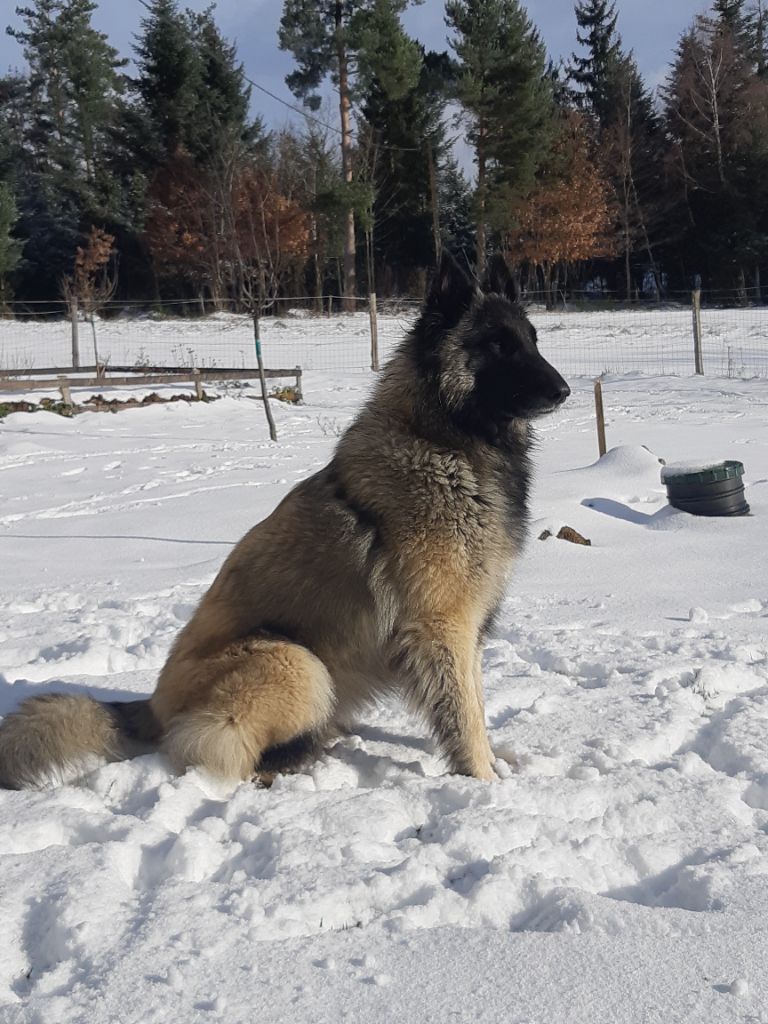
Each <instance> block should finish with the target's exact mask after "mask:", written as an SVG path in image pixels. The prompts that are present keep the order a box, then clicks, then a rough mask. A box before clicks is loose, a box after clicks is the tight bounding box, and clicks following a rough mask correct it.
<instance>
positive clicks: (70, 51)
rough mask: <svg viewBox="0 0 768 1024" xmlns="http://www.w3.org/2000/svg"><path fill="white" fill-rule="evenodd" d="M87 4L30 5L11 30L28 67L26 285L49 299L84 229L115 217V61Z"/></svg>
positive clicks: (21, 182) (23, 208)
mask: <svg viewBox="0 0 768 1024" xmlns="http://www.w3.org/2000/svg"><path fill="white" fill-rule="evenodd" d="M95 7H96V4H95V2H93V0H34V3H32V4H31V5H30V6H26V7H19V8H17V12H16V13H17V15H18V16H19V18H20V19H21V25H20V26H19V25H16V26H13V27H11V28H10V30H9V31H10V33H11V35H13V36H14V37H15V38H16V39H18V41H19V42H20V43H21V45H22V47H23V52H24V56H25V58H26V60H27V63H28V65H29V73H28V75H27V76H26V87H25V95H24V97H23V107H24V114H23V117H22V127H23V156H22V164H23V167H24V173H23V175H21V176H20V177H18V182H17V191H16V198H17V203H18V207H19V213H20V218H19V232H20V233H21V235H22V237H28V242H27V245H26V250H25V256H26V261H25V262H26V270H25V275H24V280H25V284H24V288H25V289H27V288H29V289H30V292H31V294H33V295H35V296H37V295H41V294H42V295H44V296H45V297H47V298H51V297H53V296H54V295H55V293H56V292H55V289H56V282H57V280H58V279H59V278H61V277H62V276H64V275H65V274H66V273H68V272H69V270H70V269H71V266H72V261H73V260H74V257H75V250H76V247H77V244H78V241H79V240H80V238H81V230H82V229H83V228H84V227H85V226H86V224H87V223H88V222H92V221H93V220H94V219H102V220H103V219H106V218H109V217H111V216H112V215H113V213H114V209H113V207H114V204H115V203H116V201H117V200H116V198H115V183H114V181H113V180H112V176H111V174H110V170H109V164H110V158H111V157H110V150H111V135H110V132H111V128H112V123H113V116H114V112H115V110H116V107H117V100H118V96H119V93H120V91H121V88H122V84H123V83H122V75H121V69H122V67H123V65H124V63H125V62H124V61H121V60H120V59H119V57H118V55H117V52H116V51H115V50H114V49H113V47H111V46H110V45H109V43H108V42H107V40H106V37H105V36H104V35H103V34H102V33H100V32H97V31H96V30H95V29H94V28H93V26H92V25H91V16H92V13H93V11H94V9H95Z"/></svg>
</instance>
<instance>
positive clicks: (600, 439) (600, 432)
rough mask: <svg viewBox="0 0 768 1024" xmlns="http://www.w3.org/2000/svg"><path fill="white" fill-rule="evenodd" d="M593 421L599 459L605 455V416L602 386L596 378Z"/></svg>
mask: <svg viewBox="0 0 768 1024" xmlns="http://www.w3.org/2000/svg"><path fill="white" fill-rule="evenodd" d="M595 419H596V420H597V447H598V449H599V451H600V458H601V459H602V457H603V456H604V455H605V453H606V450H607V449H606V445H605V414H604V412H603V385H602V383H601V381H600V378H598V379H597V380H596V381H595Z"/></svg>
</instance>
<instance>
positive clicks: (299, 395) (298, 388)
mask: <svg viewBox="0 0 768 1024" xmlns="http://www.w3.org/2000/svg"><path fill="white" fill-rule="evenodd" d="M296 401H297V402H303V401H304V392H303V391H302V390H301V367H300V366H297V367H296Z"/></svg>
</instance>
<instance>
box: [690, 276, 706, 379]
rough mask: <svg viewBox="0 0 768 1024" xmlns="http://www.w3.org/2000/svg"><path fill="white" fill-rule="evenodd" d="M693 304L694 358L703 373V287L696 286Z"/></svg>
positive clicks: (698, 370)
mask: <svg viewBox="0 0 768 1024" xmlns="http://www.w3.org/2000/svg"><path fill="white" fill-rule="evenodd" d="M691 300H692V306H693V360H694V364H695V368H696V373H700V374H702V375H703V373H704V360H703V358H702V353H701V288H695V289H694V290H693V293H692V295H691Z"/></svg>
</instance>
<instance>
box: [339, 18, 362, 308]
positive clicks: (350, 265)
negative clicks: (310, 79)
mask: <svg viewBox="0 0 768 1024" xmlns="http://www.w3.org/2000/svg"><path fill="white" fill-rule="evenodd" d="M343 20H344V5H343V3H342V2H341V0H337V3H336V7H335V22H336V38H337V40H338V44H337V51H336V56H337V59H338V62H339V109H340V112H341V169H342V174H343V176H344V181H345V182H346V184H347V185H351V184H352V126H351V120H352V118H351V109H352V104H351V101H350V97H349V68H348V63H347V51H346V49H345V48H344V42H343V36H342V32H341V29H342V24H343ZM355 256H356V253H355V211H354V210H353V209H352V207H351V206H350V207H349V209H348V211H347V216H346V225H345V228H344V311H345V312H347V313H354V311H355V294H356V291H357V281H356V272H355V271H356V268H355Z"/></svg>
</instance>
